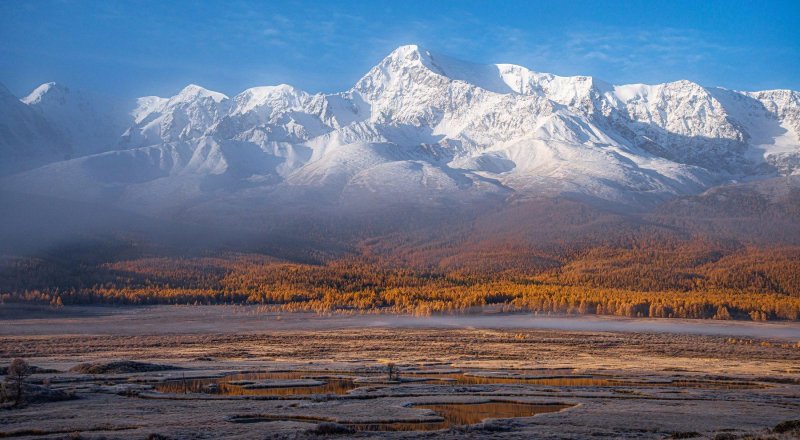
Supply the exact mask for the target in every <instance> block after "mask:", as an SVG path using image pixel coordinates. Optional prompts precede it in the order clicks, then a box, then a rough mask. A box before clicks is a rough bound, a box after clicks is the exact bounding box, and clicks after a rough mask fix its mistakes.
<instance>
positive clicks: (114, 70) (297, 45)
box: [0, 0, 800, 97]
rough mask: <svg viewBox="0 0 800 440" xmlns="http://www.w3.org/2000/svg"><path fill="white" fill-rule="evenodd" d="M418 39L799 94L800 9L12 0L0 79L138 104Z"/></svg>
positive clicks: (539, 60)
mask: <svg viewBox="0 0 800 440" xmlns="http://www.w3.org/2000/svg"><path fill="white" fill-rule="evenodd" d="M409 43H416V44H420V45H422V46H424V47H426V48H429V49H431V50H432V51H435V52H440V53H444V54H448V55H451V56H454V57H457V58H462V59H465V60H469V61H475V62H482V63H484V62H485V63H501V62H502V63H514V64H521V65H524V66H526V67H529V68H531V69H533V70H537V71H542V72H552V73H556V74H560V75H575V74H585V75H593V76H596V77H599V78H602V79H604V80H606V81H609V82H613V83H629V82H645V83H657V82H664V81H671V80H677V79H690V80H693V81H697V82H699V83H701V84H703V85H710V86H715V85H718V86H723V87H728V88H734V89H743V90H757V89H769V88H791V89H795V90H800V1H798V0H793V1H773V2H769V1H767V2H758V1H755V0H753V1H734V0H730V1H702V0H696V1H686V2H684V1H655V0H651V1H626V2H621V1H620V2H583V1H533V0H531V1H519V2H512V1H488V0H487V1H459V2H444V1H436V0H426V1H416V0H404V1H402V2H401V1H353V0H351V1H331V2H323V1H277V0H276V1H259V2H246V1H226V2H223V1H216V2H211V1H144V0H142V1H129V2H115V1H103V2H101V1H94V2H92V1H64V0H62V1H46V0H35V1H24V0H6V1H0V82H3V83H4V84H5V85H6V86H7V87H8V88H9V89H10V90H11V91H12V92H14V93H16V94H17V95H23V94H25V93H27V92H28V91H29V90H30V89H32V88H33V87H34V86H36V85H37V84H40V83H42V82H46V81H58V82H62V83H64V84H66V85H69V86H73V87H78V88H84V89H90V90H95V91H99V92H101V93H106V94H114V95H119V96H124V97H130V96H139V95H149V94H158V95H162V96H164V95H166V96H168V95H171V94H173V93H175V92H176V91H177V90H179V89H180V88H182V86H184V85H186V84H188V83H197V84H200V85H203V86H205V87H208V88H210V89H214V90H218V91H221V92H224V93H227V94H230V95H232V94H235V93H238V92H240V91H241V90H243V89H245V88H247V87H252V86H257V85H270V84H278V83H289V84H292V85H295V86H297V87H300V88H302V89H305V90H308V91H311V92H317V91H322V92H335V91H341V90H344V89H346V88H348V87H349V86H351V85H352V84H353V83H354V82H355V81H356V80H357V79H358V78H359V77H360V76H361V75H362V74H364V73H365V72H366V71H367V70H368V69H369V68H370V67H371V66H373V65H374V64H375V63H377V62H378V61H379V60H380V59H381V58H382V57H383V56H385V55H386V54H388V53H389V52H390V51H391V50H392V49H393V48H395V47H397V46H399V45H402V44H409Z"/></svg>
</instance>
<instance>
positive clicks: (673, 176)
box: [0, 45, 800, 222]
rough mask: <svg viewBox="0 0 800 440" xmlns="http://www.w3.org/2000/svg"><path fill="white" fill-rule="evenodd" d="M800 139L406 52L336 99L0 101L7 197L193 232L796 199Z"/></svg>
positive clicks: (581, 84)
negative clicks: (197, 228) (268, 220)
mask: <svg viewBox="0 0 800 440" xmlns="http://www.w3.org/2000/svg"><path fill="white" fill-rule="evenodd" d="M799 135H800V92H797V91H790V90H769V91H760V92H741V91H733V90H727V89H723V88H717V87H703V86H701V85H698V84H695V83H693V82H690V81H676V82H671V83H665V84H657V85H644V84H629V85H612V84H609V83H606V82H604V81H601V80H598V79H596V78H592V77H588V76H572V77H562V76H556V75H552V74H547V73H537V72H534V71H531V70H529V69H527V68H525V67H521V66H517V65H511V64H494V65H480V64H473V63H469V62H465V61H460V60H457V59H454V58H451V57H448V56H445V55H440V54H437V53H432V52H430V51H428V50H426V49H424V48H421V47H418V46H415V45H409V46H402V47H399V48H398V49H396V50H394V51H393V52H392V53H391V54H389V55H388V56H387V57H386V58H384V59H383V60H382V61H380V62H379V63H378V64H377V65H376V66H375V67H373V68H372V69H370V70H369V72H367V73H366V74H365V75H364V76H363V77H362V78H361V79H359V80H358V81H357V82H356V83H355V85H354V86H353V87H352V88H350V89H349V90H347V91H344V92H340V93H333V94H310V93H306V92H304V91H302V90H298V89H296V88H294V87H292V86H290V85H278V86H265V87H254V88H251V89H248V90H245V91H243V92H242V93H240V94H238V95H236V96H234V97H228V96H226V95H224V94H222V93H218V92H214V91H210V90H207V89H204V88H202V87H200V86H197V85H189V86H187V87H185V88H184V89H183V90H181V91H180V92H178V93H177V94H176V95H174V96H172V97H168V98H164V97H157V96H147V97H142V98H139V99H137V100H136V101H135V102H124V101H116V100H114V99H109V98H104V97H100V96H98V95H94V94H92V93H89V92H82V91H78V90H74V89H72V88H69V87H66V86H63V85H60V84H56V83H47V84H43V85H41V86H39V87H37V88H36V89H35V90H34V91H33V92H31V93H30V94H29V95H28V96H26V97H23V98H21V99H19V98H17V97H15V96H13V95H12V94H11V93H10V92H9V91H8V90H7V89H6V88H5V87H2V86H1V85H0V162H2V166H0V186H2V189H3V190H4V191H6V192H10V193H17V194H26V195H31V196H44V197H48V198H53V199H59V200H67V201H74V202H80V203H89V204H97V205H102V206H108V207H113V208H114V209H120V210H123V211H126V212H129V211H132V212H136V213H138V214H143V215H145V216H149V217H155V218H164V219H191V220H192V221H202V220H204V219H207V218H213V219H219V218H236V219H237V220H238V221H239V222H258V221H263V218H265V217H264V216H269V215H272V214H274V213H276V212H289V211H291V212H295V213H302V212H304V211H303V210H304V209H312V210H316V211H320V210H322V211H324V210H325V209H327V208H330V209H335V210H337V212H338V211H348V210H352V211H353V212H364V210H376V211H377V210H385V209H391V208H392V207H395V206H415V207H434V208H436V207H452V206H462V205H472V204H475V203H477V204H481V203H484V202H485V203H495V204H497V203H499V204H503V205H509V204H514V203H524V202H525V201H532V200H541V199H553V198H558V199H561V198H564V199H569V200H575V201H580V202H582V203H588V204H591V205H595V206H603V207H609V208H613V209H617V210H624V211H631V212H648V211H651V210H653V209H656V208H657V207H659V206H661V207H662V209H663V206H673V205H674V203H675V201H676V200H683V199H686V198H687V197H690V198H691V197H694V200H699V199H698V198H697V197H711V196H709V194H722V193H725V192H726V191H727V192H730V191H731V190H730V188H745V189H746V191H756V192H758V193H759V194H762V195H766V197H773V198H774V197H778V198H780V197H781V194H785V193H786V191H794V188H798V187H800V185H798V183H797V182H798V180H799V179H798V178H797V176H800V138H799V137H798V136H799ZM720 188H727V189H726V190H724V191H722V190H720ZM780 188H789V189H788V190H781V189H780ZM782 191H783V192H782ZM665 203H667V204H668V205H664V204H665ZM669 203H672V204H673V205H669ZM260 219H261V220H260Z"/></svg>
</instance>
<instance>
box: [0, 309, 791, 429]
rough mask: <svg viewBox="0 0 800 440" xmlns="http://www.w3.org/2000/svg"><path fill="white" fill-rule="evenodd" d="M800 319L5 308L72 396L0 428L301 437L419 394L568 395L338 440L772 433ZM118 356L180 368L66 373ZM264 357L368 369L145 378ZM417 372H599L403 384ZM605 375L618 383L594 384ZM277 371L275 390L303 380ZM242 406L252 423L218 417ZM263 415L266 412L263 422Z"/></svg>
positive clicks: (4, 340) (5, 333) (298, 365)
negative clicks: (216, 385)
mask: <svg viewBox="0 0 800 440" xmlns="http://www.w3.org/2000/svg"><path fill="white" fill-rule="evenodd" d="M504 324H505V325H504ZM799 328H800V326H798V325H797V324H794V323H783V324H764V325H760V324H753V323H724V324H722V323H716V322H700V321H692V322H686V321H657V320H618V319H614V320H609V319H589V320H587V319H569V318H537V319H530V318H529V317H525V316H521V315H513V316H505V315H488V316H486V315H484V316H471V317H454V316H452V317H438V318H413V317H397V316H383V315H367V316H331V317H315V316H312V315H307V314H282V315H277V314H265V313H258V310H257V308H255V307H225V306H220V307H214V306H211V307H169V306H162V307H150V308H97V307H96V308H89V307H87V308H66V309H61V310H58V311H53V310H51V309H38V310H37V309H31V308H24V307H14V306H9V305H3V306H0V332H1V333H0V334H1V335H2V337H0V359H3V360H6V359H10V358H12V357H24V358H25V359H27V360H28V361H29V362H30V363H31V364H33V365H36V366H38V367H42V368H51V369H55V370H58V371H59V372H55V373H44V374H35V375H34V376H33V377H32V378H31V382H37V383H41V382H43V381H44V380H45V379H48V380H49V382H50V384H49V386H50V387H51V388H56V389H63V390H66V391H73V392H75V393H76V396H77V397H78V398H77V399H75V400H68V401H60V402H48V403H37V404H30V405H28V406H26V407H24V408H17V409H6V410H2V411H0V433H2V434H1V435H3V436H8V435H13V436H14V437H18V438H70V437H73V438H74V436H75V435H76V434H75V433H76V432H78V433H80V434H79V435H80V436H81V438H147V437H148V436H149V435H151V434H160V435H163V436H165V437H166V438H220V437H225V438H272V437H278V438H281V437H285V438H306V437H308V438H313V437H315V436H317V435H318V434H316V433H315V432H314V430H315V429H316V428H317V425H318V422H317V421H315V420H310V421H297V420H296V419H297V418H298V417H300V418H302V417H314V418H319V419H325V420H332V421H336V422H338V423H340V424H344V425H346V424H347V423H354V422H365V421H369V422H381V421H384V422H386V421H395V422H397V421H404V422H412V421H415V420H430V419H432V418H433V419H435V418H436V415H435V414H434V413H432V412H431V411H429V410H426V409H421V408H414V407H413V405H414V404H426V403H443V402H460V403H480V402H487V401H511V402H529V403H536V404H564V405H572V406H571V407H569V408H567V409H564V410H562V411H559V412H551V413H545V414H539V415H536V416H534V417H527V418H518V419H509V420H500V421H490V422H486V423H484V424H481V425H477V426H472V427H459V428H451V429H446V430H442V431H433V432H423V431H419V432H415V431H410V432H358V433H351V434H336V437H335V438H348V437H358V438H366V437H370V438H386V437H394V438H411V437H414V438H422V437H424V438H469V437H472V438H485V437H495V438H532V437H535V438H587V437H596V436H601V437H611V438H620V437H624V438H666V437H668V436H670V435H672V434H674V433H684V434H685V433H689V432H696V433H697V435H699V436H702V437H706V438H714V437H715V436H718V435H720V434H731V435H733V438H741V437H744V436H745V435H749V434H755V435H759V436H767V435H773V434H768V431H767V429H769V428H772V427H774V426H775V425H777V424H778V423H780V422H782V421H785V420H790V419H798V418H800V417H798V414H800V397H799V396H800V382H799V381H800V367H798V366H799V365H800V346H798V345H797V344H798V342H800V336H798V329H799ZM631 330H638V331H631ZM121 359H129V360H136V361H141V362H148V363H154V364H160V365H171V366H177V367H180V368H181V369H179V370H164V371H147V372H121V370H120V371H110V372H107V373H105V374H83V373H78V372H70V369H71V368H73V367H74V366H75V365H77V364H79V363H84V362H106V361H109V360H121ZM387 362H393V363H395V364H396V365H397V367H398V369H399V370H400V377H401V380H400V381H391V382H389V381H386V380H381V376H382V375H383V374H384V373H383V372H384V369H385V364H386V363H387ZM0 363H5V362H4V361H0ZM123 366H124V367H126V368H133V369H134V370H135V369H136V367H135V365H134V367H130V365H128V364H123ZM274 370H297V371H308V372H317V373H315V374H314V377H315V379H314V381H310V380H307V381H306V382H309V383H311V382H313V384H315V385H318V382H320V381H321V382H324V381H325V380H326V379H325V378H324V377H322V376H324V374H323V375H322V376H320V373H319V372H320V371H322V372H325V371H328V372H335V373H329V374H331V375H335V376H336V377H337V378H339V379H341V377H342V375H344V377H349V376H348V375H350V376H356V377H362V378H365V379H364V380H363V381H362V382H361V383H362V384H363V386H359V387H357V388H355V389H350V390H349V391H346V392H345V394H331V395H314V394H307V395H291V394H288V395H287V394H277V393H276V394H270V393H272V390H273V388H270V387H268V388H264V389H259V390H257V391H258V393H262V394H258V393H256V394H254V395H230V394H224V393H215V392H196V390H193V391H192V392H186V393H184V392H168V391H165V390H164V388H161V389H160V390H159V389H156V388H158V384H159V383H165V382H168V381H172V382H168V383H172V384H181V383H183V382H185V381H187V380H192V379H195V378H202V377H219V376H224V375H225V374H230V373H234V372H253V371H274ZM81 371H87V370H85V369H83V370H81ZM415 371H416V372H417V373H418V374H417V375H414V374H413V373H414V372H415ZM419 372H422V373H424V374H423V376H425V374H427V375H428V376H429V377H430V376H435V375H434V374H433V372H438V374H443V375H458V373H459V372H466V373H467V374H469V375H478V376H483V377H501V378H508V377H517V378H519V377H528V378H531V377H536V378H542V377H544V378H557V377H558V378H562V379H563V378H567V379H569V378H573V377H574V378H592V379H595V380H597V383H583V382H580V381H575V382H574V383H572V382H570V381H569V380H565V381H564V382H563V383H560V384H559V383H557V382H553V383H548V384H542V383H513V381H512V382H508V381H505V382H504V381H499V383H474V384H467V383H454V382H453V383H450V382H448V381H446V380H438V381H428V382H423V381H419V380H406V379H409V378H411V377H415V378H418V377H419ZM404 378H406V379H404ZM606 379H608V380H611V381H612V382H613V383H611V384H605V385H604V384H603V380H606ZM260 380H261V381H263V382H264V383H268V382H269V381H270V379H260ZM619 381H622V382H623V383H622V384H620V383H619ZM626 381H627V382H626ZM283 382H286V383H283V385H284V386H287V387H288V386H289V385H291V386H297V385H298V384H300V385H302V384H303V383H304V382H303V381H302V380H300V381H298V380H283ZM488 382H491V381H488ZM654 382H657V383H654ZM237 383H240V384H246V382H237ZM281 383H282V382H280V380H276V381H274V384H273V385H280V384H281ZM278 388H280V387H278ZM263 393H266V394H263ZM236 417H239V418H238V419H237V418H236ZM248 417H250V418H251V419H248ZM253 417H255V418H256V419H258V417H262V421H256V422H254V423H237V422H234V421H231V420H252V418H253ZM243 418H244V419H243ZM269 418H277V419H278V420H276V421H267V420H263V419H269ZM26 434H29V435H26ZM775 435H776V438H789V437H788V436H789V435H790V434H780V435H777V434H775ZM781 436H783V437H781Z"/></svg>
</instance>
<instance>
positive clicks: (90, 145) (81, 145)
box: [22, 82, 130, 157]
mask: <svg viewBox="0 0 800 440" xmlns="http://www.w3.org/2000/svg"><path fill="white" fill-rule="evenodd" d="M22 102H23V103H25V104H27V105H28V106H29V107H31V108H33V109H37V110H38V111H39V112H41V114H42V115H43V116H44V118H45V119H46V120H47V121H48V122H49V123H50V125H51V126H52V127H53V128H54V129H55V130H56V131H57V132H58V133H59V135H60V136H61V137H62V139H63V140H64V141H65V142H66V143H67V144H68V145H69V146H70V156H71V157H80V156H85V155H87V154H94V153H100V152H103V151H108V150H109V149H114V148H116V145H117V143H118V142H119V134H120V133H121V132H122V131H123V130H124V129H125V127H126V126H127V125H129V124H130V117H129V116H128V115H126V107H127V105H125V104H124V103H121V102H116V101H114V100H112V99H110V98H104V97H100V96H95V95H93V94H90V93H87V92H83V91H80V90H73V89H71V88H68V87H65V86H63V85H61V84H56V83H53V82H50V83H46V84H42V85H41V86H39V87H37V88H36V89H34V90H33V92H31V93H30V94H29V95H28V96H26V97H24V98H22Z"/></svg>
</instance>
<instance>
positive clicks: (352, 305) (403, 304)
mask: <svg viewBox="0 0 800 440" xmlns="http://www.w3.org/2000/svg"><path fill="white" fill-rule="evenodd" d="M91 255H92V256H93V257H92V258H91V259H76V258H70V259H64V260H57V259H51V260H48V259H41V258H38V259H33V258H16V259H8V260H7V261H5V262H4V271H3V272H2V278H0V282H1V283H2V284H0V285H1V286H2V296H1V297H0V298H1V299H2V301H3V302H33V303H40V304H50V305H52V306H53V307H60V306H62V305H68V304H120V305H121V304H125V305H149V304H256V305H259V306H261V309H262V310H282V311H312V312H317V313H331V312H338V313H375V312H392V313H412V314H416V315H429V314H434V313H443V312H455V313H468V312H472V311H476V310H479V309H480V308H484V307H493V308H496V309H499V310H506V311H521V312H530V313H536V314H568V315H611V316H626V317H658V318H700V319H741V320H755V321H766V320H800V248H798V247H739V248H732V249H725V248H724V247H721V246H718V245H717V244H714V243H707V242H702V241H692V242H683V243H676V244H674V245H663V244H662V245H661V246H657V245H656V244H652V243H651V244H650V245H646V246H639V247H627V248H622V247H616V248H615V247H606V246H600V247H592V248H590V249H586V250H584V251H582V252H578V253H574V254H573V255H570V256H568V257H563V256H561V257H559V256H551V257H549V258H545V257H543V256H539V257H537V256H528V258H527V261H529V262H531V264H529V265H525V264H521V263H520V255H519V254H518V253H516V252H510V253H508V254H507V255H504V254H503V252H502V251H501V250H497V249H495V250H494V251H493V252H488V251H487V252H486V253H483V254H480V259H481V260H483V261H495V262H497V263H501V262H502V261H506V260H508V261H511V263H507V262H506V263H503V264H498V267H500V268H501V269H498V270H494V271H489V270H484V271H479V270H475V269H471V268H470V265H468V264H467V265H461V264H455V265H453V264H451V263H452V261H450V260H447V261H443V262H442V263H441V264H439V265H431V264H423V262H419V264H404V265H397V264H390V262H389V261H388V257H386V256H379V257H375V256H373V257H367V256H365V255H363V254H362V255H352V256H346V257H342V258H336V259H332V260H330V261H326V262H322V263H318V264H310V263H297V262H290V261H286V260H282V259H278V258H274V257H270V256H265V255H263V254H257V253H247V254H242V253H229V254H222V255H216V256H192V257H185V256H145V257H141V256H138V257H134V258H122V259H117V260H115V261H109V260H106V256H105V255H104V254H103V253H92V254H91ZM467 259H468V258H467ZM542 261H549V262H550V263H548V264H542Z"/></svg>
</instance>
